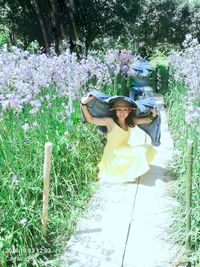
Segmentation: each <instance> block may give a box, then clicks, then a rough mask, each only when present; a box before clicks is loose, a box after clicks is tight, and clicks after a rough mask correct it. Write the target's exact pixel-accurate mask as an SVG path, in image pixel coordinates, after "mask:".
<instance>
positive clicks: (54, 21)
mask: <svg viewBox="0 0 200 267" xmlns="http://www.w3.org/2000/svg"><path fill="white" fill-rule="evenodd" d="M50 3H51V8H52V11H51V21H52V24H53V26H52V32H53V41H54V43H55V52H56V54H59V53H60V50H59V36H58V24H57V17H56V16H57V5H56V3H55V0H50Z"/></svg>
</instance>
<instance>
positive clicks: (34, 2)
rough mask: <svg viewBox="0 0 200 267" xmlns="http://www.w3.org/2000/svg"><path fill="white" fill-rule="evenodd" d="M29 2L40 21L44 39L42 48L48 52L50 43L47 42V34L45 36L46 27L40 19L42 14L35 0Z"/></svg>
mask: <svg viewBox="0 0 200 267" xmlns="http://www.w3.org/2000/svg"><path fill="white" fill-rule="evenodd" d="M31 3H32V4H33V7H34V10H35V12H36V14H37V16H38V20H39V23H40V28H41V31H42V35H43V39H44V48H45V51H46V52H47V53H49V51H50V44H49V42H48V36H47V32H46V27H45V24H44V21H43V19H42V15H41V13H40V9H39V6H38V3H37V0H32V2H31Z"/></svg>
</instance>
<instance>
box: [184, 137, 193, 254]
mask: <svg viewBox="0 0 200 267" xmlns="http://www.w3.org/2000/svg"><path fill="white" fill-rule="evenodd" d="M192 150H193V141H192V140H189V141H188V143H187V154H186V164H187V165H186V176H185V180H186V209H185V211H186V241H185V245H186V249H187V250H190V248H191V201H192Z"/></svg>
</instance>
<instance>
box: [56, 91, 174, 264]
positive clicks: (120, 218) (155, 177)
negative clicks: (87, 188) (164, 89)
mask: <svg viewBox="0 0 200 267" xmlns="http://www.w3.org/2000/svg"><path fill="white" fill-rule="evenodd" d="M154 97H155V98H156V101H157V103H158V104H159V106H160V108H161V118H162V127H161V134H162V137H161V145H160V146H159V147H156V149H157V151H158V153H157V155H156V158H155V160H154V161H153V163H152V165H151V169H150V171H149V172H148V173H146V174H145V175H144V176H142V177H140V178H139V179H138V181H137V182H136V183H128V184H113V183H112V184H111V183H110V184H109V183H105V182H103V183H100V186H99V188H98V190H97V191H96V193H95V194H94V195H93V197H92V199H91V201H90V203H89V205H88V209H87V211H86V212H85V214H84V216H83V217H82V218H81V219H80V221H79V223H78V226H77V230H76V232H75V234H74V235H73V236H72V237H71V239H70V240H69V242H68V244H67V247H66V248H65V251H64V253H63V255H62V257H61V261H62V263H61V265H60V266H63V267H67V266H70V267H172V266H174V264H173V262H174V260H175V259H176V257H177V254H178V252H179V251H178V248H177V247H175V245H174V244H172V243H170V240H169V226H170V224H171V222H172V208H173V207H174V205H177V203H176V201H175V200H174V199H173V198H172V197H171V196H170V194H169V191H170V190H169V188H171V185H172V184H173V182H172V181H171V180H170V177H169V176H168V175H167V173H166V168H167V164H168V163H169V162H170V160H171V158H172V152H173V142H172V139H171V136H170V133H169V130H168V126H167V122H166V114H165V111H164V108H163V99H162V97H161V96H158V95H156V96H154ZM132 136H133V138H134V142H135V139H136V138H137V139H138V143H139V142H141V137H142V138H143V140H144V138H145V135H144V132H143V131H142V130H140V129H139V128H137V129H136V128H134V129H133V135H132ZM146 139H147V140H146V141H147V143H150V140H149V138H146ZM130 142H132V141H131V139H130ZM142 142H143V141H142Z"/></svg>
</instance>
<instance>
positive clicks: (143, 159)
mask: <svg viewBox="0 0 200 267" xmlns="http://www.w3.org/2000/svg"><path fill="white" fill-rule="evenodd" d="M129 137H130V128H128V131H125V130H123V129H122V128H121V127H120V126H118V125H117V124H115V126H114V127H113V129H112V131H111V132H110V133H108V134H107V144H106V146H105V148H104V153H103V156H102V160H101V162H100V163H99V164H98V167H99V170H100V171H99V175H98V177H99V179H102V180H103V181H107V182H133V181H135V180H136V178H137V177H139V176H141V175H142V174H144V173H145V172H147V171H148V170H149V163H151V161H152V160H153V158H154V156H155V154H156V150H155V149H154V148H153V147H152V146H151V145H148V144H142V145H136V146H131V145H130V144H128V140H129Z"/></svg>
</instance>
